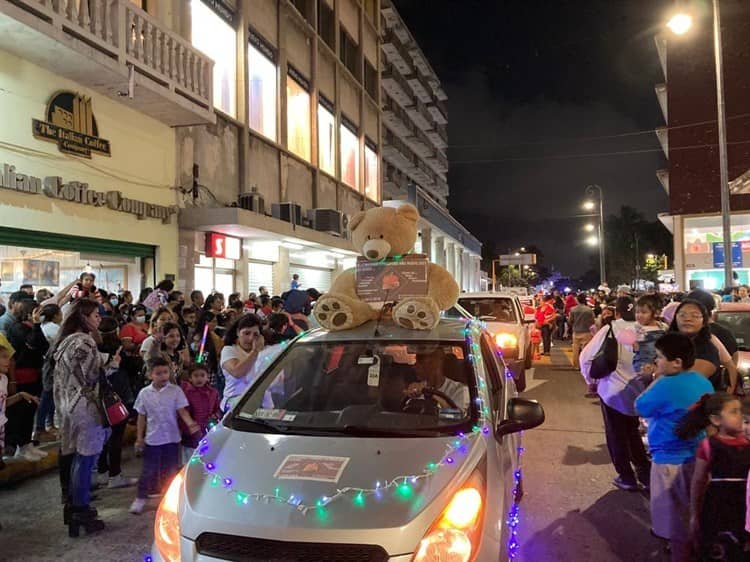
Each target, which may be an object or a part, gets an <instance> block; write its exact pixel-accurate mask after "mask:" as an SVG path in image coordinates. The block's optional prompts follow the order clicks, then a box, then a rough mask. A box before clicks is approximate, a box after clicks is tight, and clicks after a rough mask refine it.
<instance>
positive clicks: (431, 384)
mask: <svg viewBox="0 0 750 562" xmlns="http://www.w3.org/2000/svg"><path fill="white" fill-rule="evenodd" d="M448 363H449V362H448V360H447V357H446V355H445V353H444V352H443V350H442V348H440V347H438V348H436V349H434V350H431V351H426V352H423V353H421V352H417V361H416V363H415V365H414V371H415V374H416V377H417V381H416V382H413V383H410V384H409V386H407V387H406V390H405V393H406V395H407V396H409V397H417V396H420V395H421V394H422V393H423V391H424V389H425V388H434V389H435V390H439V391H441V392H442V393H444V394H446V395H447V396H448V397H450V398H451V399H452V400H453V401H454V402H455V403H456V405H457V406H458V407H459V408H462V409H463V410H464V411H466V410H467V409H468V408H469V399H470V398H469V387H467V386H466V385H465V384H461V383H460V382H457V381H454V380H452V379H449V378H448V377H446V376H445V368H446V366H447V364H448ZM434 397H435V400H437V402H438V404H439V405H440V407H441V408H450V407H451V406H450V405H449V404H448V403H447V402H446V401H445V399H443V398H442V397H441V396H439V395H437V394H436V395H435V396H434Z"/></svg>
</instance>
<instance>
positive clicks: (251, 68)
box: [247, 45, 277, 141]
mask: <svg viewBox="0 0 750 562" xmlns="http://www.w3.org/2000/svg"><path fill="white" fill-rule="evenodd" d="M247 65H248V75H249V77H250V78H249V80H250V85H249V88H250V92H249V95H248V113H249V115H250V127H251V128H252V129H254V130H256V131H258V132H259V133H260V134H262V135H263V136H265V137H268V138H269V139H271V140H273V141H275V140H277V138H276V90H277V88H276V65H275V64H274V63H273V62H272V61H270V60H269V59H268V58H266V57H265V56H264V55H263V53H261V52H260V51H259V50H258V49H256V48H255V47H253V46H252V45H250V46H248V48H247Z"/></svg>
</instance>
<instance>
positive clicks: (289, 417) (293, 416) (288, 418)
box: [281, 414, 297, 421]
mask: <svg viewBox="0 0 750 562" xmlns="http://www.w3.org/2000/svg"><path fill="white" fill-rule="evenodd" d="M296 418H297V414H284V417H283V418H281V419H282V421H294V420H295V419H296Z"/></svg>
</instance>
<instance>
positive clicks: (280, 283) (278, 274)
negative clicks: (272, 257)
mask: <svg viewBox="0 0 750 562" xmlns="http://www.w3.org/2000/svg"><path fill="white" fill-rule="evenodd" d="M290 280H291V276H290V275H289V249H288V248H284V247H283V246H279V261H277V262H276V263H275V264H273V293H271V294H273V295H280V294H281V293H283V292H284V291H286V290H288V289H289V282H290Z"/></svg>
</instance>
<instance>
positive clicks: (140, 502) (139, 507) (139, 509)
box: [128, 498, 146, 515]
mask: <svg viewBox="0 0 750 562" xmlns="http://www.w3.org/2000/svg"><path fill="white" fill-rule="evenodd" d="M144 507H146V500H144V499H143V498H135V499H134V500H133V503H132V504H130V509H129V510H128V511H129V512H130V513H135V514H136V515H139V514H141V513H143V508H144Z"/></svg>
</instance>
